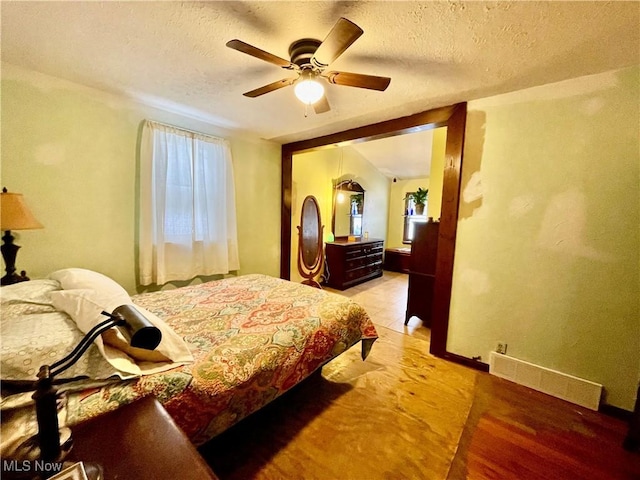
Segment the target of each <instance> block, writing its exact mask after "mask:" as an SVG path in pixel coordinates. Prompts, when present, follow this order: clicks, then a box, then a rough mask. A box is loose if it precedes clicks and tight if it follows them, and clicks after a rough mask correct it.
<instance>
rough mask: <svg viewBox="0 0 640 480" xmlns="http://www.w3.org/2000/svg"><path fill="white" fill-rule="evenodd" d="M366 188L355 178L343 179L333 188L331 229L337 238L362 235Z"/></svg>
mask: <svg viewBox="0 0 640 480" xmlns="http://www.w3.org/2000/svg"><path fill="white" fill-rule="evenodd" d="M363 215H364V188H362V186H361V185H360V184H359V183H358V182H354V181H353V180H343V181H341V182H339V183H337V184H336V186H335V187H334V188H333V218H332V219H331V230H332V231H333V235H334V236H335V238H336V239H338V238H340V237H343V238H344V237H348V236H350V235H351V236H354V237H361V236H362V219H363V218H364V216H363Z"/></svg>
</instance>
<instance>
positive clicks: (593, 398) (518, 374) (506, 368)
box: [489, 352, 602, 410]
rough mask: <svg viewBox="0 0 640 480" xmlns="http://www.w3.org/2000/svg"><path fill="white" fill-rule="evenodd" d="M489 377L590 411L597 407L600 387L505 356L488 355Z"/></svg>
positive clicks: (600, 392) (498, 354)
mask: <svg viewBox="0 0 640 480" xmlns="http://www.w3.org/2000/svg"><path fill="white" fill-rule="evenodd" d="M489 373H491V374H493V375H495V376H497V377H501V378H505V379H507V380H511V381H512V382H515V383H518V384H520V385H524V386H525V387H529V388H533V389H534V390H538V391H540V392H544V393H547V394H549V395H552V396H554V397H558V398H561V399H563V400H566V401H568V402H572V403H575V404H577V405H581V406H583V407H586V408H590V409H591V410H598V406H599V405H600V397H601V395H602V385H599V384H597V383H594V382H590V381H589V380H584V379H582V378H577V377H573V376H571V375H567V374H566V373H561V372H556V371H555V370H550V369H548V368H544V367H540V366H538V365H534V364H533V363H529V362H525V361H523V360H518V359H517V358H513V357H509V356H507V355H502V354H500V353H496V352H491V358H490V361H489Z"/></svg>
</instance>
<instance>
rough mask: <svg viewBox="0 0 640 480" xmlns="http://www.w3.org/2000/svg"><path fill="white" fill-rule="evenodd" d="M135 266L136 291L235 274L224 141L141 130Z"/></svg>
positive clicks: (159, 128)
mask: <svg viewBox="0 0 640 480" xmlns="http://www.w3.org/2000/svg"><path fill="white" fill-rule="evenodd" d="M139 266H140V283H141V284H142V285H150V284H152V283H155V284H157V285H162V284H164V283H166V282H169V281H172V280H190V279H192V278H194V277H195V276H198V275H215V274H222V273H228V272H229V271H231V270H238V269H239V268H240V264H239V261H238V239H237V228H236V205H235V187H234V181H233V166H232V162H231V149H230V148H229V144H228V142H227V141H226V140H224V139H220V138H215V137H210V136H207V135H202V134H197V133H193V132H189V131H185V130H180V129H178V128H174V127H170V126H167V125H162V124H159V123H155V122H151V121H145V122H144V125H143V129H142V142H141V145H140V229H139Z"/></svg>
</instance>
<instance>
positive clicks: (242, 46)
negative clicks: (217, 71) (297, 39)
mask: <svg viewBox="0 0 640 480" xmlns="http://www.w3.org/2000/svg"><path fill="white" fill-rule="evenodd" d="M227 47H229V48H233V49H234V50H237V51H239V52H242V53H246V54H247V55H251V56H252V57H256V58H259V59H260V60H264V61H265V62H269V63H273V64H274V65H277V66H279V67H282V68H289V69H291V70H294V69H295V68H296V65H294V64H293V63H291V62H290V61H289V60H285V59H284V58H280V57H278V56H276V55H273V54H271V53H269V52H265V51H264V50H260V49H259V48H257V47H254V46H253V45H249V44H248V43H245V42H243V41H242V40H238V39H234V40H229V41H228V42H227Z"/></svg>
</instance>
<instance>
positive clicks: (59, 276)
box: [49, 268, 131, 303]
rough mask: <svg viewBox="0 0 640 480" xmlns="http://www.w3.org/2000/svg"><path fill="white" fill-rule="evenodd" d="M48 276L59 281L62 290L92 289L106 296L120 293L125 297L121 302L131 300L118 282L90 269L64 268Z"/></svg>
mask: <svg viewBox="0 0 640 480" xmlns="http://www.w3.org/2000/svg"><path fill="white" fill-rule="evenodd" d="M49 278H50V279H52V280H57V281H58V282H60V285H61V286H62V288H63V289H64V290H74V289H92V290H96V291H97V292H99V293H100V294H101V295H104V296H107V297H114V296H116V295H121V296H123V297H126V298H127V301H126V302H123V303H130V302H131V299H130V298H129V294H128V293H127V291H126V290H125V289H124V288H122V286H121V285H120V284H119V283H118V282H116V281H115V280H112V279H111V278H109V277H107V276H106V275H103V274H101V273H98V272H94V271H92V270H86V269H84V268H65V269H63V270H58V271H55V272H53V273H51V274H49Z"/></svg>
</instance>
